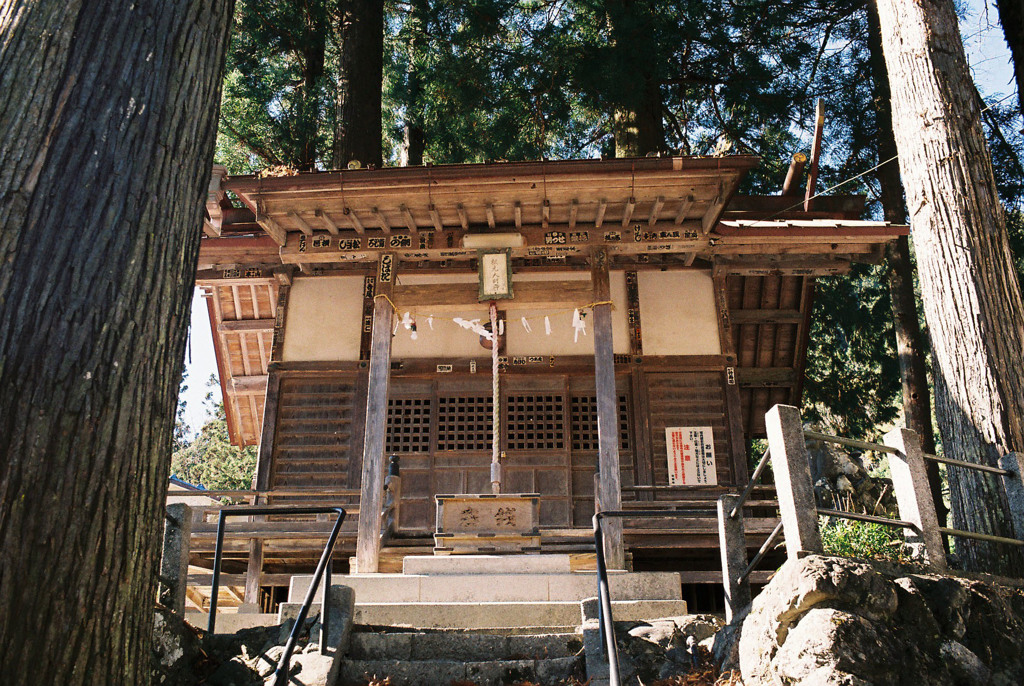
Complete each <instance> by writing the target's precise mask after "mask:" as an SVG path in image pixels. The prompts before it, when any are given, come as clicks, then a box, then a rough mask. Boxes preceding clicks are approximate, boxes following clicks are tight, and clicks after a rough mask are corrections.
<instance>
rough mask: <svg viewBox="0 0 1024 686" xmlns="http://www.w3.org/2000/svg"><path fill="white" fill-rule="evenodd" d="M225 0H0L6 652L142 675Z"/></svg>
mask: <svg viewBox="0 0 1024 686" xmlns="http://www.w3.org/2000/svg"><path fill="white" fill-rule="evenodd" d="M231 9H232V2H231V0H109V1H108V2H83V1H82V0H34V1H25V0H2V1H0V93H3V94H4V95H3V97H2V98H0V264H2V265H3V266H2V268H0V437H2V438H0V662H2V665H3V666H2V668H0V672H2V673H3V681H4V683H7V684H61V685H62V686H64V685H67V684H72V685H75V684H90V685H92V684H133V685H134V684H142V683H148V682H149V661H150V654H151V653H150V649H151V644H152V631H153V603H154V600H155V598H156V588H155V583H154V581H155V573H156V560H157V555H158V548H159V546H158V534H159V531H160V530H161V528H162V526H163V516H162V512H163V508H164V497H165V492H166V489H167V475H168V470H169V466H170V457H171V456H170V447H171V436H172V429H173V424H174V408H175V402H176V396H177V391H178V381H179V379H180V378H181V368H182V360H183V353H184V345H185V334H186V327H187V324H188V311H189V302H190V297H191V293H192V283H193V280H194V276H195V265H196V259H197V252H198V247H199V237H200V226H201V220H202V207H203V201H204V197H205V191H206V187H207V183H208V179H209V173H210V171H209V170H210V163H211V161H212V156H213V148H214V138H215V133H216V122H217V108H218V103H219V101H220V84H221V76H222V74H221V72H222V70H223V59H224V51H225V46H226V43H227V34H228V27H229V23H230V17H231Z"/></svg>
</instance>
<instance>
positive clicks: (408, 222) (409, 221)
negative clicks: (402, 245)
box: [398, 205, 420, 236]
mask: <svg viewBox="0 0 1024 686" xmlns="http://www.w3.org/2000/svg"><path fill="white" fill-rule="evenodd" d="M398 209H399V210H400V211H401V212H402V217H404V218H405V226H406V227H407V228H408V229H409V233H411V234H412V235H413V236H415V235H417V234H418V233H419V232H420V227H419V224H417V223H416V219H415V218H414V217H413V216H412V212H410V211H409V208H408V207H406V206H405V205H400V206H399V207H398Z"/></svg>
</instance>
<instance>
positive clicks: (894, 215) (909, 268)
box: [867, 0, 949, 526]
mask: <svg viewBox="0 0 1024 686" xmlns="http://www.w3.org/2000/svg"><path fill="white" fill-rule="evenodd" d="M867 10H868V47H869V49H870V51H871V59H870V62H871V76H872V78H873V80H874V86H875V119H876V124H877V127H878V159H879V162H881V163H882V166H880V167H879V168H878V170H877V172H876V173H875V176H876V178H877V179H878V185H879V188H880V190H881V200H882V212H883V214H884V216H885V220H886V221H888V222H892V223H893V224H903V223H904V222H906V221H907V205H906V203H905V202H904V200H903V184H902V183H901V181H900V168H899V165H898V164H897V163H896V161H895V160H893V161H891V162H888V163H886V162H885V161H886V160H892V159H893V158H894V157H896V139H895V138H894V137H893V133H892V106H891V103H890V99H891V94H890V93H889V74H888V73H887V72H886V70H885V56H884V55H883V54H882V34H881V31H880V28H879V25H878V7H877V5H876V4H875V2H874V1H873V0H872V1H871V2H869V3H868V5H867ZM886 261H887V262H888V268H889V269H888V279H889V297H890V299H891V300H892V315H893V328H894V329H895V330H896V352H897V354H898V355H899V363H900V380H901V381H902V386H903V414H904V415H905V417H906V422H907V426H908V428H910V429H912V430H914V431H916V432H917V434H918V435H919V436H920V437H921V445H922V448H923V449H924V451H925V452H926V453H934V452H935V432H934V430H933V428H932V401H931V393H930V391H929V389H928V371H927V367H926V365H925V354H926V351H927V346H926V342H925V340H924V335H923V333H922V332H921V324H920V322H919V321H918V319H917V298H916V297H915V295H914V263H913V261H912V259H911V256H910V241H909V240H908V239H907V237H906V236H901V237H900V238H899V239H897V240H896V241H895V242H894V243H890V244H889V247H888V249H887V251H886ZM928 485H929V486H930V487H931V492H932V498H933V499H934V500H935V511H936V514H938V517H939V525H940V526H946V518H947V514H948V513H949V510H948V509H947V508H946V505H945V503H944V502H943V499H942V475H941V474H940V473H939V465H938V463H937V462H929V463H928Z"/></svg>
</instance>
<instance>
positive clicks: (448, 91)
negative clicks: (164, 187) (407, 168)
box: [219, 0, 1024, 437]
mask: <svg viewBox="0 0 1024 686" xmlns="http://www.w3.org/2000/svg"><path fill="white" fill-rule="evenodd" d="M340 7H341V3H339V2H333V1H332V0H285V1H283V2H282V1H278V2H271V1H270V0H239V3H238V10H237V13H236V15H237V16H236V31H235V39H234V42H233V44H232V52H231V56H230V61H229V66H230V69H229V72H228V75H227V77H226V81H225V96H224V105H223V112H222V130H221V140H220V147H219V157H220V160H219V161H221V162H222V163H225V164H227V165H228V167H229V169H231V171H233V172H247V171H252V170H255V169H257V168H260V167H263V166H267V165H270V164H284V165H287V166H290V167H294V168H313V167H317V168H321V169H324V168H328V167H329V166H330V161H331V160H330V157H331V149H332V146H333V145H334V141H333V140H332V137H333V136H334V133H333V132H334V131H335V128H336V126H335V125H336V122H335V117H336V116H337V115H336V110H335V108H334V106H333V100H334V97H335V91H336V89H337V87H338V86H337V80H338V74H337V70H338V60H337V56H338V38H337V35H336V34H337V23H338V17H339V8H340ZM384 9H385V12H386V15H385V23H384V50H383V52H384V54H383V64H384V78H383V84H382V90H383V100H382V112H381V117H382V121H383V128H382V130H383V141H382V143H383V148H384V151H385V155H384V157H385V163H386V164H400V163H403V164H404V163H408V164H418V163H422V162H433V163H465V162H483V161H487V160H532V159H541V158H579V157H595V156H601V155H603V156H612V155H615V154H622V153H623V152H633V153H638V154H644V153H646V152H654V153H657V152H667V151H672V152H677V153H682V154H695V155H711V154H732V153H745V154H756V155H759V156H760V157H761V164H760V165H759V166H758V167H757V168H756V169H755V170H754V171H753V172H752V173H751V174H750V175H749V176H748V178H747V179H746V180H745V181H744V184H743V187H742V188H741V192H744V193H763V194H776V193H778V192H779V189H780V187H781V184H782V179H783V178H784V176H785V173H786V167H787V165H788V161H789V158H790V157H791V155H792V154H793V153H795V152H799V151H802V152H807V151H808V149H809V147H810V139H811V135H812V133H813V124H814V117H813V112H814V107H815V102H816V100H817V99H818V98H821V99H823V100H824V102H825V108H826V126H825V135H824V156H823V158H822V160H821V164H820V172H819V177H818V186H817V188H818V191H819V192H822V191H826V190H828V189H831V188H832V187H834V186H835V187H836V188H835V189H834V190H832V191H831V192H839V193H866V194H867V195H868V199H869V205H868V215H869V216H870V217H872V218H876V219H880V218H881V210H880V207H879V206H878V203H877V198H878V188H877V186H876V184H877V181H876V180H875V179H874V178H873V175H872V174H871V173H870V170H871V169H872V167H874V166H876V165H878V164H880V163H882V162H884V160H882V159H880V157H879V154H878V151H877V144H876V135H875V132H876V130H877V123H876V121H875V109H874V107H873V106H872V100H873V98H874V97H875V94H874V89H873V82H872V78H871V76H870V75H871V70H870V68H869V58H870V54H869V50H868V45H867V30H868V29H867V18H866V10H865V5H864V3H863V2H862V0H839V1H838V2H830V3H825V2H822V1H821V0H785V1H783V2H777V3H763V2H754V1H752V0H743V1H741V2H735V3H720V2H713V1H712V0H682V1H676V2H669V1H668V0H636V1H633V2H625V1H624V0H466V2H457V3H452V2H439V1H438V0H402V1H401V2H399V1H394V2H389V3H385V4H384ZM310 55H315V56H317V58H315V59H310V58H309V56H310ZM311 75H312V77H311ZM313 77H315V78H313ZM985 118H986V128H987V130H988V132H989V137H990V143H991V145H992V146H993V154H994V157H995V161H996V171H997V175H998V177H999V181H1000V187H1001V191H1002V198H1003V201H1004V203H1005V205H1006V207H1007V211H1008V220H1009V227H1010V233H1011V240H1012V241H1013V242H1014V247H1015V249H1016V250H1017V254H1018V255H1024V219H1022V218H1021V209H1020V208H1021V201H1020V198H1021V197H1022V189H1021V186H1022V184H1024V181H1022V179H1024V173H1022V172H1021V171H1020V162H1019V158H1020V151H1021V140H1020V134H1019V128H1020V127H1019V125H1017V124H1016V123H1015V121H1014V120H1013V108H1012V107H1008V106H1004V107H998V106H996V107H993V108H992V109H991V110H989V111H988V112H987V113H986V114H985ZM631 127H632V129H635V130H634V131H632V133H631V131H630V130H629V129H630V128H631ZM644 127H646V130H647V134H645V135H646V138H645V139H644V140H645V141H647V142H646V143H644V144H639V143H638V144H636V145H634V146H633V147H632V148H630V144H629V143H630V141H629V137H630V136H631V135H634V137H635V138H639V137H642V136H640V134H639V130H640V129H641V128H644ZM624 130H625V132H624ZM651 141H654V142H653V143H652V142H651ZM634 142H636V141H634ZM891 164H894V163H891ZM851 180H852V182H851ZM798 201H799V198H794V205H797V203H798ZM794 209H795V208H794ZM1018 271H1024V258H1021V257H1018ZM885 283H886V277H885V271H884V269H883V268H882V267H878V266H870V265H865V266H858V267H855V268H854V270H853V271H852V272H851V273H850V274H849V275H848V276H844V277H835V278H827V279H819V280H818V282H817V286H816V298H815V303H816V304H815V309H814V319H813V330H812V332H811V336H810V341H811V345H810V349H809V350H808V356H807V369H808V371H807V382H806V384H805V387H804V403H805V411H807V412H808V414H809V416H812V417H815V418H817V419H819V420H822V421H824V422H825V423H826V424H829V425H830V426H832V428H833V429H834V430H835V431H837V432H839V433H844V434H849V435H856V436H862V437H867V436H869V435H872V434H877V433H878V432H879V431H881V430H882V429H883V428H884V427H885V425H888V424H891V423H892V422H894V421H896V420H897V418H898V416H899V413H900V378H899V373H898V367H897V365H896V350H895V344H894V332H893V325H892V317H891V315H890V296H889V294H888V292H887V289H886V287H885Z"/></svg>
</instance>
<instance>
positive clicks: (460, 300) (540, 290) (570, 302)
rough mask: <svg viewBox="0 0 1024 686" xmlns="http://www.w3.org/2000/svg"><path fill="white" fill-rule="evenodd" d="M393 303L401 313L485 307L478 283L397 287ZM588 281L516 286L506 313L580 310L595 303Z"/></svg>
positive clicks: (537, 282) (532, 283) (541, 282)
mask: <svg viewBox="0 0 1024 686" xmlns="http://www.w3.org/2000/svg"><path fill="white" fill-rule="evenodd" d="M394 291H395V292H394V296H393V298H392V299H393V300H394V301H395V307H397V308H398V309H400V310H405V309H413V308H430V311H431V312H464V311H466V310H467V309H474V308H478V307H485V304H481V303H480V300H479V295H480V292H479V287H478V286H477V284H475V283H449V284H429V285H415V286H395V287H394ZM592 296H593V292H592V289H591V286H590V282H589V281H582V280H581V281H524V282H522V283H517V284H516V285H515V298H513V299H512V300H503V301H502V303H501V307H502V309H504V310H509V311H511V310H525V309H531V310H536V309H545V308H558V307H580V306H582V305H587V304H589V303H591V302H593V297H592Z"/></svg>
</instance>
